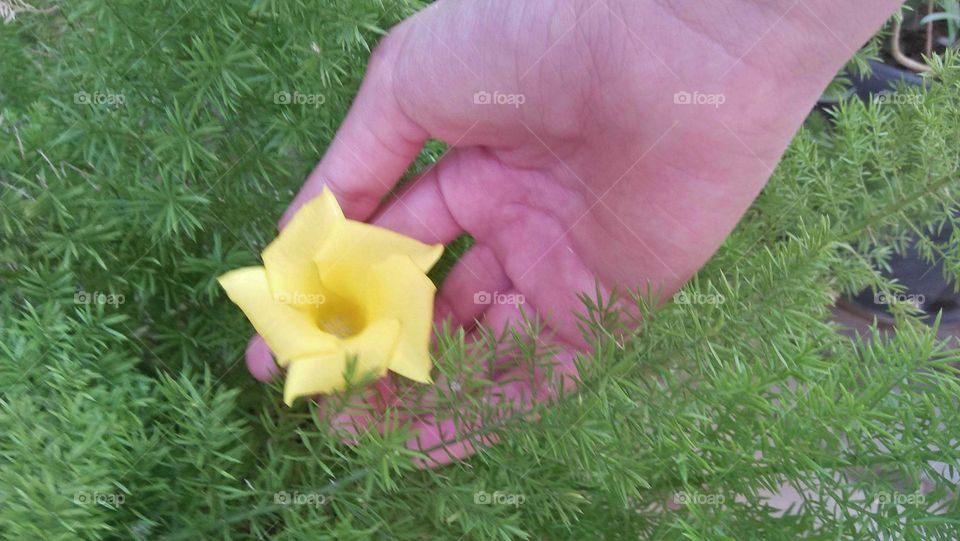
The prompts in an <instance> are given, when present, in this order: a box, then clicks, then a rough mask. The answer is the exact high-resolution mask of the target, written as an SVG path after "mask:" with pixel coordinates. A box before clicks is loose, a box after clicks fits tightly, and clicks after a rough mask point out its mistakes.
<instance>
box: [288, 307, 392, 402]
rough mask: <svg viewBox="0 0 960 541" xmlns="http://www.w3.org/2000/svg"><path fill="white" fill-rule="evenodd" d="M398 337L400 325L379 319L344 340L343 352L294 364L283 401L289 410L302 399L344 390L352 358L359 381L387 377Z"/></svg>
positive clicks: (300, 360) (323, 355)
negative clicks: (367, 376)
mask: <svg viewBox="0 0 960 541" xmlns="http://www.w3.org/2000/svg"><path fill="white" fill-rule="evenodd" d="M399 334H400V322H399V321H397V320H394V319H380V320H377V321H373V322H371V323H370V324H369V325H368V326H367V327H366V328H365V329H364V330H363V332H361V333H360V334H357V335H356V336H352V337H350V338H348V339H346V340H343V344H342V349H340V350H339V351H337V352H335V353H327V354H321V355H309V356H307V357H303V358H298V359H294V360H292V361H291V362H290V365H289V367H288V368H287V381H286V384H285V385H284V388H283V401H284V402H285V403H286V404H287V405H288V406H290V405H292V404H293V401H294V400H296V399H297V398H299V397H301V396H312V395H316V394H327V393H331V392H333V391H340V390H343V388H344V387H345V386H346V380H345V379H344V372H345V371H346V369H347V359H348V358H349V357H348V356H351V355H355V356H356V359H357V364H356V368H355V370H356V372H355V376H354V377H355V378H356V379H359V378H361V377H362V376H363V375H364V374H367V373H370V372H372V373H373V374H375V375H376V376H382V375H384V374H385V373H386V371H387V361H388V360H389V359H390V356H391V353H392V352H393V349H394V347H395V346H396V344H397V338H398V337H399Z"/></svg>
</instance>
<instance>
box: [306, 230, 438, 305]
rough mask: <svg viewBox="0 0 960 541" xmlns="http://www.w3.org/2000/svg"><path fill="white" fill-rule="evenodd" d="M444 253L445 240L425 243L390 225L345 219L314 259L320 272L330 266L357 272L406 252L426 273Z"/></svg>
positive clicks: (331, 285) (329, 284)
mask: <svg viewBox="0 0 960 541" xmlns="http://www.w3.org/2000/svg"><path fill="white" fill-rule="evenodd" d="M441 254H443V245H442V244H433V245H430V244H424V243H422V242H420V241H418V240H416V239H413V238H410V237H407V236H405V235H401V234H399V233H396V232H394V231H390V230H389V229H384V228H382V227H377V226H375V225H370V224H365V223H363V222H356V221H353V220H345V221H343V222H340V223H339V224H337V227H336V228H335V230H334V232H333V234H332V235H329V236H328V237H327V238H326V239H325V242H324V244H323V246H321V247H320V249H319V251H318V252H316V256H315V257H314V260H315V262H316V266H317V267H318V268H319V269H320V271H321V274H323V273H325V272H326V271H328V270H330V269H345V270H346V271H347V272H351V273H355V272H356V271H357V269H367V268H369V267H370V266H372V265H376V264H377V263H380V262H381V261H383V260H384V259H386V258H388V257H390V256H392V255H405V256H407V257H409V258H410V259H411V260H412V261H413V263H414V264H415V265H416V266H417V267H418V268H419V269H420V271H421V272H422V273H425V272H427V271H429V270H430V268H431V267H433V265H434V264H436V262H437V261H438V260H439V259H440V256H441ZM323 284H324V285H325V286H327V287H329V288H331V289H334V290H337V289H338V287H337V285H335V284H331V283H328V282H327V281H323Z"/></svg>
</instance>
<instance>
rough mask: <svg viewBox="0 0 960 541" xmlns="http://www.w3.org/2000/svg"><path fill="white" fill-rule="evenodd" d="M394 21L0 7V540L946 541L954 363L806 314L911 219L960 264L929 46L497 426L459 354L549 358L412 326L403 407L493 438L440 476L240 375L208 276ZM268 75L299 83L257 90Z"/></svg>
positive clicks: (476, 376)
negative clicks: (424, 335)
mask: <svg viewBox="0 0 960 541" xmlns="http://www.w3.org/2000/svg"><path fill="white" fill-rule="evenodd" d="M421 7H423V6H422V4H421V3H420V2H417V1H402V0H380V1H376V2H374V1H357V0H328V1H325V2H323V3H321V4H320V5H317V4H314V3H305V2H297V1H272V0H263V1H256V2H252V3H251V2H238V1H232V0H228V1H224V2H199V3H194V2H185V1H178V0H171V1H167V2H131V1H126V0H111V1H103V0H78V1H76V2H72V3H68V4H63V5H62V7H61V9H60V11H59V12H55V13H46V14H21V15H19V16H18V18H17V19H16V21H15V23H14V24H11V25H8V26H5V27H4V30H3V32H4V33H3V35H2V36H0V56H2V58H3V59H4V61H3V62H2V63H0V81H3V83H2V87H0V104H2V107H3V109H2V122H0V130H2V132H3V137H2V138H0V186H2V191H0V209H2V212H0V284H2V290H0V433H2V434H3V437H2V438H0V535H2V537H3V538H6V539H34V538H36V539H76V538H81V539H202V538H218V539H267V538H277V539H304V538H310V539H315V538H322V539H365V538H370V537H374V538H452V539H491V538H492V539H513V538H529V539H540V538H549V539H565V538H589V539H594V538H597V539H600V538H609V539H617V538H622V539H636V538H638V537H640V538H647V537H651V538H666V539H679V538H685V539H778V540H779V539H791V538H798V537H806V538H824V539H826V538H830V539H860V538H905V539H937V538H940V539H952V538H955V537H956V536H957V530H958V525H957V519H956V517H957V516H960V515H958V511H960V509H958V503H957V500H956V499H955V498H951V497H948V496H949V490H950V489H954V490H955V487H954V485H952V484H951V483H950V482H949V480H948V478H950V477H951V476H956V475H957V474H958V470H960V449H958V447H957V439H958V432H957V428H956V427H958V426H960V418H958V416H960V414H958V413H957V412H958V411H960V407H958V406H960V404H958V399H960V386H958V380H957V376H958V374H957V369H956V366H957V363H958V362H960V352H958V351H957V350H950V349H948V348H947V347H946V344H945V343H943V342H940V341H938V340H937V338H936V336H935V333H934V331H932V330H931V329H928V328H926V327H924V326H923V325H921V324H920V323H919V322H918V321H917V319H916V317H915V315H913V314H911V313H909V312H908V310H906V309H905V308H901V309H900V310H899V311H898V319H899V328H898V332H897V333H896V335H895V336H893V337H884V336H881V335H880V333H879V332H875V333H874V335H873V336H872V337H871V338H872V339H871V340H866V341H861V340H858V339H851V338H849V337H847V336H846V335H845V334H843V333H841V332H839V328H838V326H837V325H836V324H834V323H831V322H830V321H829V319H828V316H829V308H830V306H831V304H832V303H833V301H834V299H835V298H836V296H837V295H838V294H841V293H844V292H854V291H859V290H861V289H863V288H874V289H875V290H877V291H895V290H896V289H897V287H898V286H897V285H896V284H891V283H889V281H888V280H886V279H885V278H883V277H882V275H881V274H880V273H879V269H881V268H883V266H884V265H885V264H886V261H887V260H888V259H889V257H890V256H891V254H892V253H893V252H894V251H896V250H900V249H902V248H904V247H905V246H906V244H907V242H908V239H909V235H911V234H913V233H917V232H920V231H923V230H924V229H926V228H929V227H933V228H937V227H942V226H943V225H944V224H946V223H948V222H950V223H952V224H953V226H954V231H955V233H954V234H953V237H952V238H951V239H950V240H949V241H948V242H947V243H946V244H942V245H933V244H931V243H925V244H924V245H923V249H922V251H924V253H925V254H927V255H928V256H929V257H931V258H932V257H935V256H938V255H940V256H944V257H945V258H946V261H947V262H948V264H947V269H948V273H949V274H950V275H951V276H952V277H953V278H956V275H957V272H958V270H960V233H958V231H960V227H957V226H958V224H957V223H956V221H957V218H956V217H955V216H956V214H955V211H956V210H957V209H958V205H957V195H958V191H957V187H956V182H955V179H954V175H955V173H956V170H957V166H958V164H960V148H958V146H957V141H960V122H958V119H960V60H958V59H957V58H955V57H952V56H951V57H950V58H948V59H947V60H946V61H944V62H942V63H940V64H938V65H937V66H935V68H936V69H935V72H934V75H933V76H932V78H931V80H932V81H933V84H932V85H931V86H930V88H929V89H903V90H902V92H903V95H904V97H905V99H899V100H896V104H894V103H884V104H879V103H870V104H862V103H859V102H850V103H845V104H843V105H842V106H841V107H840V108H839V109H838V110H837V112H836V113H835V115H834V119H833V122H832V123H830V124H823V123H821V124H819V125H818V127H817V128H816V129H814V128H810V129H806V130H804V131H802V132H801V133H800V134H799V135H798V136H797V138H796V140H795V141H794V143H793V145H792V146H791V148H790V150H789V151H788V153H787V155H786V157H785V158H784V160H783V162H782V163H781V164H780V165H779V167H778V169H777V172H776V174H775V175H774V178H773V179H772V180H771V182H770V184H769V185H768V187H767V188H766V189H765V190H764V192H763V194H762V195H761V197H760V198H759V199H758V201H757V202H756V203H755V204H754V205H753V207H752V208H751V210H750V211H749V213H748V215H747V216H746V218H745V219H744V220H743V222H742V223H741V224H740V225H739V226H738V228H737V230H736V232H735V233H734V234H733V235H732V236H731V237H730V238H729V239H728V240H727V242H726V243H725V245H724V246H723V248H722V249H721V250H720V252H719V253H718V254H717V255H716V256H715V257H714V258H713V259H712V260H711V261H710V263H709V264H708V265H707V266H706V267H705V268H704V269H703V270H702V271H701V272H700V273H699V274H698V276H697V277H696V279H695V280H694V281H693V282H691V283H690V284H688V285H687V286H686V287H685V288H684V290H683V294H684V295H688V296H690V297H691V298H700V297H701V296H702V297H703V298H713V299H718V300H719V299H722V302H719V301H718V302H715V303H712V304H683V303H678V302H674V303H669V304H667V305H665V306H663V307H661V308H653V305H654V304H655V303H651V302H645V301H644V300H643V299H636V302H637V304H638V308H639V310H640V311H641V313H642V314H643V317H644V325H643V328H642V331H640V332H638V333H625V331H624V329H623V328H621V327H620V324H619V323H618V322H617V320H618V317H617V315H616V314H613V313H611V312H610V310H609V308H608V306H609V303H606V302H604V303H598V302H596V300H594V301H591V303H592V305H593V312H592V313H593V320H592V321H591V322H590V323H589V325H587V328H588V330H589V332H590V333H591V336H592V337H593V341H594V343H595V346H596V347H595V350H596V351H595V353H594V354H593V355H592V356H591V358H589V359H582V372H583V374H584V378H585V381H584V384H583V386H582V387H581V389H580V390H579V392H578V393H576V394H572V395H568V396H563V397H560V398H559V399H558V400H557V401H555V402H554V403H550V404H543V405H540V406H538V408H537V410H536V411H535V412H534V415H529V416H525V415H516V414H510V413H509V412H508V411H506V408H504V407H502V406H497V405H492V404H489V403H487V402H485V401H483V400H481V399H480V398H479V397H480V396H481V395H482V394H483V391H484V389H486V388H487V386H488V385H489V382H488V377H487V374H485V373H482V372H478V370H477V369H476V366H477V365H478V364H480V363H478V359H480V360H482V359H490V358H493V357H499V354H500V353H503V352H504V351H507V350H510V351H512V352H513V353H514V355H513V357H515V359H516V362H517V363H525V364H528V365H531V366H532V365H535V364H542V362H543V359H544V357H548V356H549V355H548V352H546V351H543V350H542V349H540V348H537V347H535V346H536V344H534V343H531V342H530V341H529V340H527V339H526V338H525V337H524V336H522V335H515V336H508V337H506V339H505V340H500V341H498V340H494V339H493V338H492V337H487V339H485V340H482V341H480V342H477V343H464V337H463V335H462V333H457V332H451V331H449V330H445V331H444V332H441V333H439V336H438V343H437V346H436V358H437V363H438V366H439V368H440V370H441V371H442V372H443V373H444V374H446V375H447V376H448V377H449V378H451V380H455V381H457V382H458V383H459V386H446V387H443V386H441V388H440V389H439V391H440V396H438V397H437V398H436V404H435V405H434V406H433V407H434V408H435V409H437V410H439V411H440V412H443V413H445V414H447V415H451V416H458V418H459V419H461V420H462V421H463V424H464V425H467V424H469V423H466V420H468V419H474V418H482V419H484V420H485V421H486V422H485V424H484V428H482V429H479V430H477V431H476V435H482V436H487V437H491V436H496V437H497V438H499V440H500V443H499V444H498V445H497V446H495V447H493V448H491V449H489V450H486V451H483V452H481V453H480V454H479V455H477V456H476V457H474V458H473V459H471V460H470V461H468V462H465V463H460V464H455V465H452V466H449V467H446V468H442V469H439V470H435V471H419V470H416V469H415V468H414V467H413V465H412V459H413V458H414V456H413V454H412V453H411V452H409V451H407V450H406V448H405V447H404V445H403V443H404V441H405V440H406V439H407V438H408V437H409V436H410V432H409V430H408V429H407V428H406V427H404V426H399V427H397V428H396V429H395V430H390V431H388V432H387V433H386V434H382V435H381V434H379V433H377V432H375V431H374V432H369V431H362V432H361V433H360V434H359V435H358V436H356V439H357V444H356V445H354V446H350V445H346V444H343V443H341V437H342V434H337V433H334V432H332V431H331V430H330V429H329V427H328V424H327V423H326V422H325V421H323V420H321V419H318V418H317V417H316V415H315V412H313V411H312V410H310V409H309V408H308V407H307V406H305V405H303V404H301V405H300V406H299V407H298V408H295V409H293V410H290V409H287V408H285V407H283V406H282V404H281V401H280V398H279V396H280V395H279V388H278V386H277V385H272V386H262V385H260V384H257V383H255V382H254V381H252V380H251V379H250V378H249V376H247V375H246V373H245V369H244V367H243V361H242V354H243V348H244V346H245V344H246V340H247V338H248V337H249V334H250V332H251V331H250V328H249V325H248V324H247V323H246V321H245V320H244V319H243V316H242V315H241V314H240V313H239V311H238V310H236V309H235V307H233V306H232V305H231V304H229V303H228V302H227V301H226V299H225V298H224V296H223V295H222V293H221V292H220V290H219V289H218V287H217V286H216V283H215V277H216V276H217V275H219V274H221V273H222V272H224V271H226V270H228V269H232V268H236V267H238V266H242V265H247V264H252V263H255V262H256V261H257V257H258V254H259V252H260V251H261V249H262V248H263V247H264V246H265V245H266V243H267V242H269V240H270V239H271V238H272V237H273V235H274V233H275V221H276V219H277V218H278V217H279V216H280V213H281V212H282V210H283V208H284V207H285V206H286V204H287V201H288V200H289V198H290V197H291V195H292V194H293V192H294V190H295V189H296V188H297V187H298V185H299V184H300V182H301V180H302V179H303V178H304V176H305V175H306V173H307V172H308V171H309V169H310V168H311V167H312V166H313V165H314V163H315V162H316V160H317V159H318V158H319V156H320V154H321V152H322V150H323V148H324V146H325V144H326V143H327V142H328V141H329V139H330V137H331V136H332V133H333V131H334V130H335V128H336V126H337V125H338V123H339V121H340V119H341V118H342V116H343V114H344V112H345V110H346V107H347V105H348V103H349V101H350V99H351V96H352V95H353V94H354V92H355V90H356V86H357V84H358V83H359V81H360V78H361V76H362V73H363V68H364V62H365V59H366V57H367V56H368V52H369V49H370V47H371V46H372V45H373V43H375V42H376V40H377V39H378V37H379V36H380V35H382V34H383V32H384V30H385V29H387V28H389V27H390V26H391V25H393V24H394V23H396V22H397V21H399V20H401V19H402V18H403V17H404V16H406V15H408V14H410V13H412V12H413V11H415V10H417V9H419V8H421ZM283 93H287V94H283ZM295 93H298V94H296V95H301V96H314V97H316V96H322V98H316V99H315V100H314V102H315V103H313V104H311V103H289V102H288V103H283V99H282V97H283V96H285V95H289V96H292V95H294V94H295ZM319 101H322V104H319V103H316V102H319ZM441 150H442V149H441V148H440V147H439V146H438V145H432V146H431V148H430V151H429V152H428V153H425V154H424V156H423V158H422V159H421V160H420V162H419V166H420V167H423V166H427V165H428V164H429V163H430V162H431V161H432V160H435V159H436V156H437V155H438V154H439V152H440V151H441ZM458 242H459V244H458V247H457V249H456V250H455V251H460V250H462V249H464V248H465V247H466V246H467V245H469V239H464V240H461V241H458ZM449 263H450V260H447V261H446V262H445V263H444V268H442V269H440V271H439V273H438V275H437V276H436V277H435V278H437V279H440V277H441V275H442V274H443V272H444V271H445V269H446V268H448V266H449ZM532 323H535V322H532ZM411 392H412V394H413V396H414V397H416V396H417V394H418V393H422V388H419V387H418V388H414V389H412V390H411ZM348 398H349V397H346V396H343V397H336V398H333V399H331V400H330V404H328V407H330V408H331V409H333V410H337V409H338V408H339V407H343V404H344V403H346V402H347V401H348ZM412 403H413V404H415V406H411V408H412V409H418V408H425V410H426V411H429V409H428V408H427V406H426V405H421V404H419V403H418V402H417V401H416V400H414V401H412ZM391 413H393V414H408V413H410V412H409V411H406V410H404V411H397V412H391ZM464 430H468V431H470V430H474V429H473V428H472V427H469V426H464ZM924 481H926V482H928V484H929V482H932V486H933V488H932V492H924V493H922V494H921V493H920V492H918V491H919V490H920V487H921V485H922V484H923V482H924ZM782 484H788V485H790V486H792V487H794V488H796V489H797V490H798V491H799V492H801V493H802V494H804V497H803V501H804V505H803V507H802V508H800V509H794V512H791V513H788V514H786V515H783V516H781V515H777V514H773V513H771V511H772V508H771V507H770V506H769V505H768V503H767V502H766V500H764V499H763V498H762V496H761V495H762V491H763V490H764V489H776V488H778V487H780V485H782ZM484 493H486V494H487V495H497V497H498V498H500V499H499V500H498V501H501V502H508V501H509V502H513V503H512V504H509V503H501V504H495V505H485V504H483V498H482V496H483V494H484ZM520 496H522V498H520ZM678 496H683V497H682V498H681V497H678ZM894 496H903V498H897V497H894ZM911 496H912V497H913V498H910V497H911ZM920 496H922V500H921V499H920ZM511 498H512V499H511ZM671 500H672V501H673V502H674V503H670V504H668V502H670V501H671ZM678 500H682V501H680V503H676V502H677V501H678Z"/></svg>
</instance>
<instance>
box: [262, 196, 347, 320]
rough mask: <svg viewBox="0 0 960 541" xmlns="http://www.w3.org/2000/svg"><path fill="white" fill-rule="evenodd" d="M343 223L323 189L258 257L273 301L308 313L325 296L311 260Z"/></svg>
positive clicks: (332, 198)
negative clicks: (261, 260)
mask: <svg viewBox="0 0 960 541" xmlns="http://www.w3.org/2000/svg"><path fill="white" fill-rule="evenodd" d="M344 221H345V218H344V217H343V211H341V210H340V205H338V204H337V200H336V198H335V197H334V196H333V193H332V192H331V191H330V190H329V189H327V188H324V189H323V193H322V194H321V195H320V196H319V197H316V198H314V199H312V200H311V201H309V202H307V204H305V205H304V206H303V207H301V208H300V210H299V211H297V213H296V215H294V217H293V219H292V220H290V223H288V224H287V227H286V228H284V230H283V231H281V232H280V235H279V236H277V238H276V239H274V241H273V242H271V243H270V245H269V246H267V248H266V249H265V250H264V251H263V254H262V255H263V264H264V266H265V267H266V269H267V277H268V278H269V280H270V290H271V292H272V293H273V296H274V298H276V299H278V300H281V301H283V302H285V303H287V304H291V305H293V306H296V307H298V308H300V309H303V310H306V311H308V312H311V313H312V311H313V310H314V309H315V308H316V306H315V304H316V303H315V302H312V301H313V300H315V299H316V296H317V295H326V294H328V292H327V291H326V290H324V288H323V286H322V285H321V283H320V276H318V275H317V267H316V265H315V264H314V263H313V256H314V254H316V253H317V251H318V250H319V249H320V247H321V246H323V245H324V243H326V242H327V239H329V238H330V237H331V235H332V234H333V232H334V230H335V229H336V226H337V225H338V224H340V223H343V222H344ZM321 298H322V297H321Z"/></svg>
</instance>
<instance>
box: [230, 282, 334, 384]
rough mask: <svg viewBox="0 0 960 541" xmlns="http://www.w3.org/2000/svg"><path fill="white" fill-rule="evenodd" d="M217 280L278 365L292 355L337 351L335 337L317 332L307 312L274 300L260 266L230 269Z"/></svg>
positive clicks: (293, 356)
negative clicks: (269, 350)
mask: <svg viewBox="0 0 960 541" xmlns="http://www.w3.org/2000/svg"><path fill="white" fill-rule="evenodd" d="M217 281H219V282H220V285H221V286H222V287H223V289H224V290H226V292H227V296H229V297H230V300H232V301H233V302H234V304H236V305H237V306H239V307H240V309H241V310H243V313H244V314H246V316H247V319H249V320H250V323H251V324H253V327H254V328H255V329H256V330H257V332H258V333H259V334H260V336H262V337H263V339H264V340H265V341H266V342H267V345H268V346H270V349H272V350H273V352H274V354H276V356H277V363H278V364H280V366H285V365H286V364H287V363H288V362H289V361H290V359H292V358H295V357H302V356H304V355H311V354H319V353H325V352H327V353H328V352H333V351H338V350H339V340H338V339H337V337H335V336H333V335H331V334H327V333H325V332H323V331H321V330H320V328H319V327H317V324H316V322H315V321H314V320H313V319H312V318H311V317H310V316H309V315H308V314H306V313H304V312H302V311H300V310H297V309H296V308H294V307H292V306H289V305H286V304H283V303H279V302H277V301H276V300H274V298H273V295H271V292H270V284H269V283H268V281H267V273H266V271H265V270H264V268H263V267H246V268H242V269H237V270H234V271H230V272H228V273H226V274H224V275H223V276H221V277H219V278H218V279H217Z"/></svg>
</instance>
